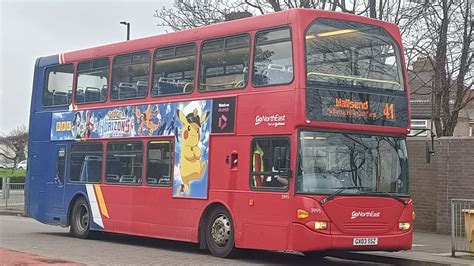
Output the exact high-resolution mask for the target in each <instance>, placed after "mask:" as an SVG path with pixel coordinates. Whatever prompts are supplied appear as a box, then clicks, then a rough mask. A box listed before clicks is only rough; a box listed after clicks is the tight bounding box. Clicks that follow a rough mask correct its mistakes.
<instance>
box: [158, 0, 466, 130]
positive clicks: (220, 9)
mask: <svg viewBox="0 0 474 266" xmlns="http://www.w3.org/2000/svg"><path fill="white" fill-rule="evenodd" d="M418 2H420V1H418ZM421 2H422V3H417V2H415V1H409V0H400V1H399V0H233V1H215V0H195V1H191V0H177V1H176V2H175V3H174V5H173V6H172V7H171V8H163V9H161V10H156V13H155V17H157V18H158V19H159V21H160V24H159V25H160V26H167V27H170V28H171V29H173V30H182V29H190V28H194V27H198V26H202V25H209V24H212V23H216V22H221V21H224V20H225V18H226V14H229V13H232V12H250V13H252V14H255V15H259V14H266V13H271V12H278V11H281V10H286V9H291V8H314V9H321V10H331V11H339V12H346V13H353V14H356V15H361V16H366V17H371V18H377V19H380V20H384V21H388V22H393V23H395V24H397V25H398V26H399V27H400V31H401V34H402V36H403V43H404V46H405V54H406V59H407V64H408V66H409V70H410V69H411V65H412V64H414V63H415V62H416V61H417V60H419V59H420V58H424V59H426V60H427V61H428V62H429V64H430V68H431V69H432V71H433V75H432V76H431V77H432V78H429V79H424V81H423V82H425V83H426V84H424V85H423V86H422V87H424V88H426V87H431V88H432V89H431V90H432V92H431V91H428V92H426V90H420V92H418V91H417V90H415V91H412V93H413V94H417V93H429V94H431V93H433V95H434V97H433V106H434V111H433V117H432V119H433V121H434V123H435V128H436V133H437V135H438V136H452V135H453V133H454V129H455V127H456V125H457V121H458V116H459V112H460V111H461V110H462V109H463V108H465V107H466V105H467V104H468V103H469V102H471V101H472V100H473V99H474V93H473V91H474V90H472V84H473V79H474V77H473V75H474V74H473V73H474V69H473V68H474V67H473V65H474V62H473V61H474V59H473V36H472V31H473V26H474V24H473V16H472V9H473V2H472V1H470V0H440V1H421ZM418 75H419V73H415V72H410V79H414V78H418Z"/></svg>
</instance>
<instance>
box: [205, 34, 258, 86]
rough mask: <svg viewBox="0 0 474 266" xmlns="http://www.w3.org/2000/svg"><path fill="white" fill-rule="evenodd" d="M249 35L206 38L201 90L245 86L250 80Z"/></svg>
mask: <svg viewBox="0 0 474 266" xmlns="http://www.w3.org/2000/svg"><path fill="white" fill-rule="evenodd" d="M249 54H250V36H249V35H248V34H243V35H238V36H231V37H226V38H221V39H215V40H209V41H205V42H204V43H203V45H202V49H201V65H200V69H199V90H200V91H215V90H230V89H238V88H244V87H245V86H247V81H248V64H249Z"/></svg>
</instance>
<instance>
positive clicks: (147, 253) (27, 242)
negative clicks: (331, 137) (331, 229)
mask: <svg viewBox="0 0 474 266" xmlns="http://www.w3.org/2000/svg"><path fill="white" fill-rule="evenodd" d="M0 247H2V248H6V249H10V250H16V251H20V252H26V253H31V254H35V255H39V256H44V257H48V258H52V259H58V260H67V261H72V262H77V263H85V264H92V265H97V264H166V265H168V264H180V265H181V264H189V265H195V264H238V265H242V264H290V265H291V264H293V265H300V264H313V265H314V264H319V265H361V264H362V265H390V264H398V265H400V261H396V260H394V259H387V261H383V262H381V261H377V262H370V261H354V260H347V259H342V258H335V257H326V258H323V259H319V260H310V259H308V258H305V257H303V256H301V255H295V254H287V253H279V252H270V251H255V250H243V251H240V252H239V254H238V255H237V257H236V258H235V259H232V260H229V259H221V258H216V257H213V256H211V255H210V254H209V252H208V251H207V250H200V249H199V247H198V245H196V244H191V243H183V242H177V241H167V240H158V239H151V238H143V237H132V236H125V235H115V234H104V235H102V236H100V237H99V239H95V240H82V239H76V238H73V237H71V236H70V235H69V228H61V227H57V226H50V225H44V224H41V223H39V222H37V221H35V220H33V219H30V218H24V217H16V216H0ZM0 264H2V259H1V257H0Z"/></svg>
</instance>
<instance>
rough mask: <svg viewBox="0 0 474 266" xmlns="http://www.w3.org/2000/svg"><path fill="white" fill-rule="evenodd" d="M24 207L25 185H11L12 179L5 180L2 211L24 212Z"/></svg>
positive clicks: (3, 181) (0, 204)
mask: <svg viewBox="0 0 474 266" xmlns="http://www.w3.org/2000/svg"><path fill="white" fill-rule="evenodd" d="M24 205H25V183H11V182H10V178H8V177H6V178H3V179H2V193H1V202H0V210H1V209H4V210H19V211H23V208H24Z"/></svg>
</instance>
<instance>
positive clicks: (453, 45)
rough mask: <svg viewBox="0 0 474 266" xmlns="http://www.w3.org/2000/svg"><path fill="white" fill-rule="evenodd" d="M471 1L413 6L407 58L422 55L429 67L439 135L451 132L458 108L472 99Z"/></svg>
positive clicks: (407, 39)
mask: <svg viewBox="0 0 474 266" xmlns="http://www.w3.org/2000/svg"><path fill="white" fill-rule="evenodd" d="M472 9H473V3H472V1H469V0H463V1H458V0H442V1H435V2H432V1H425V2H424V3H423V4H418V5H415V6H413V7H412V9H411V12H412V15H414V16H415V17H416V19H412V24H411V27H410V31H409V34H408V35H406V36H405V39H406V43H405V49H406V50H407V55H408V57H409V58H421V57H423V58H425V59H426V60H427V62H428V64H429V68H430V69H432V71H433V75H432V79H429V80H426V82H427V83H430V84H429V85H430V87H431V88H432V94H433V117H432V119H433V121H434V125H435V129H436V134H437V135H438V136H452V135H453V133H454V129H455V128H456V125H457V122H458V117H459V112H460V111H461V110H462V109H463V108H465V107H466V106H467V104H468V103H469V102H471V101H473V100H474V93H473V90H472V84H473V70H474V61H473V53H474V49H473V36H472V33H473V26H474V24H473V17H472Z"/></svg>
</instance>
